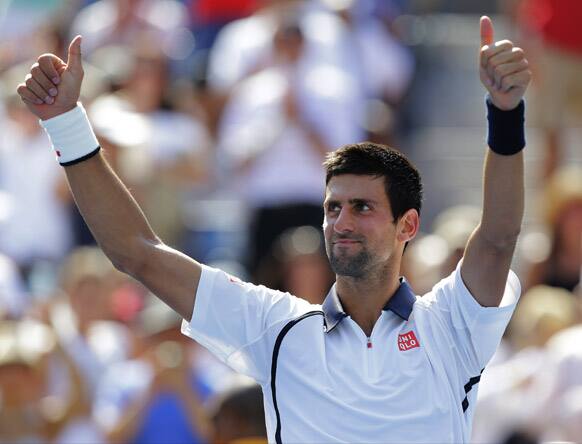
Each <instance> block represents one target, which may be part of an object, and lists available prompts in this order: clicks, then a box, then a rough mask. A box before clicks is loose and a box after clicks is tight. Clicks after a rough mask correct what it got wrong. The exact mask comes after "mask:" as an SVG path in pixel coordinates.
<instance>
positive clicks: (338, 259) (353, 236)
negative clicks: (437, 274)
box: [323, 174, 418, 278]
mask: <svg viewBox="0 0 582 444" xmlns="http://www.w3.org/2000/svg"><path fill="white" fill-rule="evenodd" d="M324 211H325V219H324V223H323V229H324V234H325V248H326V251H327V255H328V257H329V261H330V264H331V267H332V269H333V271H334V272H335V273H336V274H337V275H338V276H349V277H353V278H364V277H366V276H367V275H369V274H370V273H371V272H373V271H375V270H378V271H380V270H383V269H385V268H386V266H390V264H394V265H397V266H398V267H399V266H400V265H399V262H400V259H401V256H402V249H403V248H404V243H405V242H406V241H407V240H410V239H412V237H414V235H415V234H416V231H417V229H418V215H417V213H416V211H415V210H408V211H407V212H406V213H405V215H403V217H402V218H400V219H399V220H398V221H397V222H395V221H394V217H393V215H392V210H391V208H390V202H389V201H388V196H387V195H386V191H385V187H384V178H383V177H374V176H361V175H354V174H342V175H339V176H335V177H332V179H331V180H330V181H329V183H328V185H327V188H326V197H325V202H324ZM413 213H414V214H413ZM414 215H416V218H414ZM411 218H412V219H411Z"/></svg>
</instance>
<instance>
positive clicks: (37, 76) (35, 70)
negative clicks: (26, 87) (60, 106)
mask: <svg viewBox="0 0 582 444" xmlns="http://www.w3.org/2000/svg"><path fill="white" fill-rule="evenodd" d="M30 74H31V75H32V78H33V79H34V80H36V81H37V82H38V83H39V84H40V86H42V88H43V89H44V90H45V91H46V92H47V93H48V94H49V95H50V96H52V97H54V96H56V95H57V88H55V85H54V84H53V82H51V81H50V80H49V79H48V77H47V76H46V75H45V73H44V72H43V71H42V70H41V69H40V66H39V64H38V63H35V64H34V65H32V67H31V68H30Z"/></svg>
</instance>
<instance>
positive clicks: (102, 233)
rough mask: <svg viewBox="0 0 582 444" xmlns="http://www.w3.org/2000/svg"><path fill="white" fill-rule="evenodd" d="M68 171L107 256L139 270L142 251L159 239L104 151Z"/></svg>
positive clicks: (128, 269) (126, 268) (124, 267)
mask: <svg viewBox="0 0 582 444" xmlns="http://www.w3.org/2000/svg"><path fill="white" fill-rule="evenodd" d="M65 172H66V175H67V179H68V182H69V186H70V188H71V191H72V193H73V196H74V198H75V202H76V204H77V206H78V207H79V210H80V212H81V214H82V215H83V218H84V220H85V222H86V223H87V225H88V226H89V228H90V229H91V232H92V233H93V236H94V237H95V239H96V240H97V242H98V243H99V245H100V247H101V248H102V249H103V251H104V252H105V254H106V255H107V256H108V257H109V259H110V260H111V261H112V262H113V264H114V265H115V266H116V267H117V268H119V269H121V270H123V271H126V272H129V273H131V272H132V271H133V270H135V269H137V268H139V258H143V257H144V256H145V255H143V254H142V253H141V251H142V249H144V247H145V246H147V245H153V244H155V243H158V242H159V240H158V239H157V237H156V235H155V234H154V232H153V231H152V229H151V228H150V226H149V224H148V222H147V220H146V218H145V216H144V214H143V212H142V211H141V209H140V208H139V206H138V205H137V203H136V201H135V200H134V199H133V197H132V196H131V194H130V192H129V191H128V190H127V188H126V187H125V185H124V184H123V183H122V182H121V180H120V179H119V178H118V177H117V176H116V174H115V173H114V172H113V170H112V169H111V167H110V166H109V164H108V163H107V162H106V160H105V158H104V157H103V155H102V154H101V152H100V153H98V154H97V155H95V156H93V157H92V158H90V159H88V160H85V161H83V162H80V163H77V164H75V165H72V166H68V167H65Z"/></svg>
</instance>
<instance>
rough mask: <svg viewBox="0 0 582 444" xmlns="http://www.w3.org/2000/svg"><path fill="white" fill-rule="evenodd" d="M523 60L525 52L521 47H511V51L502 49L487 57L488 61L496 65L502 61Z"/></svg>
mask: <svg viewBox="0 0 582 444" xmlns="http://www.w3.org/2000/svg"><path fill="white" fill-rule="evenodd" d="M520 60H525V53H524V52H523V49H521V48H512V49H511V51H503V52H500V53H498V54H496V55H494V56H492V57H490V58H489V61H488V63H489V64H490V65H492V66H493V67H497V66H499V65H501V64H503V63H513V62H519V61H520Z"/></svg>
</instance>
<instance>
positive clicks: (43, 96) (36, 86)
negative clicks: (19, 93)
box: [24, 74, 55, 105]
mask: <svg viewBox="0 0 582 444" xmlns="http://www.w3.org/2000/svg"><path fill="white" fill-rule="evenodd" d="M24 83H25V84H26V87H27V88H28V89H29V90H30V91H32V92H33V93H34V95H35V96H36V97H38V98H39V99H40V100H42V101H44V102H45V103H48V104H49V105H50V104H51V103H53V102H54V101H55V99H53V98H52V97H51V96H50V95H49V93H48V92H47V91H45V90H44V88H43V87H42V86H41V85H40V83H38V82H37V81H36V80H35V79H34V77H32V74H28V75H27V76H26V77H25V78H24Z"/></svg>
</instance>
